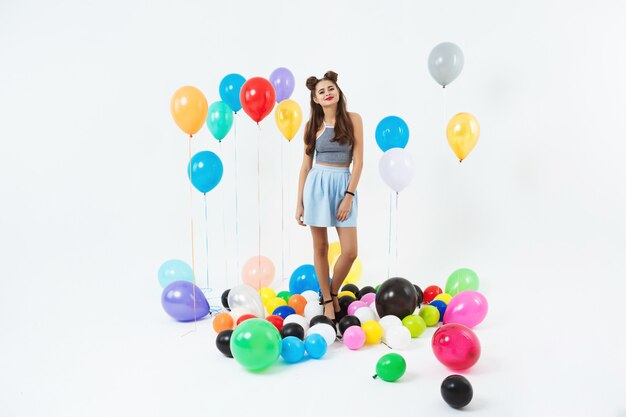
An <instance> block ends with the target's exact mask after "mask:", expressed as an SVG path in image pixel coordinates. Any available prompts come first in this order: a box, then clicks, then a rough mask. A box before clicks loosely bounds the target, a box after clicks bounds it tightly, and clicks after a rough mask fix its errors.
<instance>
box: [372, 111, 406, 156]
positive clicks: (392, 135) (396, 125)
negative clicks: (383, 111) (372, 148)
mask: <svg viewBox="0 0 626 417" xmlns="http://www.w3.org/2000/svg"><path fill="white" fill-rule="evenodd" d="M408 142H409V127H408V126H407V124H406V123H405V122H404V120H402V119H401V118H399V117H397V116H387V117H385V118H384V119H383V120H381V121H380V122H379V123H378V126H376V143H377V144H378V147H379V148H380V149H382V151H383V152H387V151H388V150H389V149H391V148H404V147H405V146H406V144H407V143H408Z"/></svg>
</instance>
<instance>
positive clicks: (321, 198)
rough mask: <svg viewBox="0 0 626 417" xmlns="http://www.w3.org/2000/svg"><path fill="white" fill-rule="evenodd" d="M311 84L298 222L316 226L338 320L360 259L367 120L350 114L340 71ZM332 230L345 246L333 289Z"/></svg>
mask: <svg viewBox="0 0 626 417" xmlns="http://www.w3.org/2000/svg"><path fill="white" fill-rule="evenodd" d="M306 86H307V88H308V89H309V90H311V117H310V118H309V121H308V122H307V124H306V127H305V132H304V158H303V161H302V168H300V180H299V182H298V204H297V208H296V221H297V222H298V224H300V225H301V226H309V227H310V228H311V235H312V236H313V256H314V265H315V272H316V274H317V279H318V281H319V284H320V289H321V292H322V301H321V303H322V304H323V306H324V315H325V316H327V317H328V318H330V319H333V320H334V319H335V313H337V312H339V310H340V307H339V302H338V300H337V293H338V292H339V289H340V288H341V284H342V283H343V281H344V280H345V279H346V275H347V274H348V272H349V271H350V268H351V267H352V263H353V262H354V260H355V259H356V257H357V249H358V248H357V234H356V220H357V213H358V193H357V185H358V183H359V178H360V177H361V171H362V170H363V121H362V120H361V116H359V115H358V114H357V113H348V111H347V110H346V99H345V97H344V95H343V93H342V91H341V89H340V88H339V86H338V85H337V74H336V73H334V72H332V71H328V72H327V73H326V74H324V77H322V78H321V79H317V78H316V77H309V78H308V79H307V80H306ZM313 161H315V165H313ZM350 163H352V173H350ZM328 227H335V228H336V229H337V235H339V243H340V245H341V255H340V256H339V258H338V259H337V262H336V263H335V268H334V270H333V274H332V277H333V281H332V285H331V284H330V283H329V280H330V278H329V267H328V231H327V228H328Z"/></svg>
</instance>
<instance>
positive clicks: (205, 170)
mask: <svg viewBox="0 0 626 417" xmlns="http://www.w3.org/2000/svg"><path fill="white" fill-rule="evenodd" d="M223 174H224V166H223V165H222V160H221V159H220V157H219V156H217V155H216V154H214V153H213V152H211V151H202V152H198V153H197V154H195V155H194V156H193V157H192V158H191V161H189V165H188V166H187V175H189V180H190V181H191V183H192V184H193V186H194V187H196V189H197V190H198V191H200V192H201V193H208V192H209V191H211V190H212V189H213V188H215V187H216V186H217V184H219V182H220V181H221V179H222V175H223Z"/></svg>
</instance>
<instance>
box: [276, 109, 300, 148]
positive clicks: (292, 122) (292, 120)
mask: <svg viewBox="0 0 626 417" xmlns="http://www.w3.org/2000/svg"><path fill="white" fill-rule="evenodd" d="M274 115H275V116H276V126H278V129H279V130H280V132H281V133H282V134H283V136H284V137H285V139H287V140H289V141H290V140H291V139H293V138H294V136H296V133H298V129H300V125H301V124H302V109H300V106H299V105H298V103H296V102H295V101H293V100H283V101H281V102H280V103H278V105H277V106H276V111H275V112H274Z"/></svg>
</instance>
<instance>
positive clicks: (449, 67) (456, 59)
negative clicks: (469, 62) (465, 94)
mask: <svg viewBox="0 0 626 417" xmlns="http://www.w3.org/2000/svg"><path fill="white" fill-rule="evenodd" d="M464 62H465V58H464V56H463V51H461V48H459V47H458V46H457V45H455V44H454V43H451V42H443V43H440V44H439V45H437V46H435V47H434V48H433V50H432V51H431V52H430V55H428V72H430V75H431V76H432V77H433V78H434V79H435V81H437V83H439V85H441V86H443V88H445V87H446V85H448V84H450V83H451V82H452V81H454V80H455V79H456V78H457V77H458V76H459V74H461V70H463V64H464Z"/></svg>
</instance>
